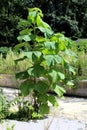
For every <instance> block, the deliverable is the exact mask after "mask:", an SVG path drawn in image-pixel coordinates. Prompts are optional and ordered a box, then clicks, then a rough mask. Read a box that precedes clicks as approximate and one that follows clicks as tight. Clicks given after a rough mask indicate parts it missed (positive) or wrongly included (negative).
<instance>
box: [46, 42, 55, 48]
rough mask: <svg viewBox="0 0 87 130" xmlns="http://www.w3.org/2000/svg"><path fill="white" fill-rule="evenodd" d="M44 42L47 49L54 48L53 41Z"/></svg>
mask: <svg viewBox="0 0 87 130" xmlns="http://www.w3.org/2000/svg"><path fill="white" fill-rule="evenodd" d="M44 44H45V48H47V49H56V46H55V42H44Z"/></svg>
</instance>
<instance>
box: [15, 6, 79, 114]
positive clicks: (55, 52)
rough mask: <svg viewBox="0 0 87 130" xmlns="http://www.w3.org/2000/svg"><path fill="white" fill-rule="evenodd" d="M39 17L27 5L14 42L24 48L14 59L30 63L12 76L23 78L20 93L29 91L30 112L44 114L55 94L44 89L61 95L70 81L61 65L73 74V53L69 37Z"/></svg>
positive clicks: (38, 12)
mask: <svg viewBox="0 0 87 130" xmlns="http://www.w3.org/2000/svg"><path fill="white" fill-rule="evenodd" d="M42 17H43V14H42V11H41V10H40V9H38V8H30V9H29V14H28V17H27V20H23V19H21V20H20V22H19V27H20V28H21V30H22V31H20V34H19V36H18V40H19V42H20V43H19V44H18V45H16V46H15V50H16V51H18V50H19V49H20V48H25V51H24V52H23V57H22V58H19V59H18V60H16V61H15V62H16V63H19V62H20V61H24V60H25V59H28V61H29V62H30V63H31V66H30V67H29V68H27V69H26V70H25V71H22V72H19V73H17V74H16V77H17V78H19V79H23V80H24V82H22V83H21V85H20V90H21V93H22V96H24V97H26V96H27V95H29V94H32V97H33V99H32V103H31V106H32V108H33V109H34V112H35V113H36V114H41V115H45V114H47V113H49V108H50V107H49V105H48V102H50V103H51V104H52V105H53V106H57V105H58V103H57V99H56V97H55V96H54V95H50V94H48V91H49V90H51V91H54V92H56V93H57V95H58V96H59V97H63V94H64V93H65V89H64V86H66V84H67V85H69V86H72V85H73V84H72V82H71V79H70V80H69V79H68V78H67V76H66V73H63V68H66V70H67V72H70V73H72V74H75V70H74V67H72V66H71V64H70V63H71V62H74V59H75V58H76V55H75V53H74V52H72V51H71V48H70V47H71V44H72V42H71V40H70V39H68V38H66V37H65V36H64V35H63V34H60V33H54V31H53V30H52V29H51V27H50V26H49V25H48V24H47V23H46V22H44V21H43V20H42ZM75 61H76V60H75ZM61 84H62V85H61Z"/></svg>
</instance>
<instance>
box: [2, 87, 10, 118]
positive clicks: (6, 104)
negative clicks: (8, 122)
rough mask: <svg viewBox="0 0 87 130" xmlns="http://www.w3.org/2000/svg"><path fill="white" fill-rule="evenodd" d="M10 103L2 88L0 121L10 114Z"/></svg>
mask: <svg viewBox="0 0 87 130" xmlns="http://www.w3.org/2000/svg"><path fill="white" fill-rule="evenodd" d="M9 108H10V103H9V102H8V101H7V100H6V97H5V95H4V94H3V91H2V89H0V121H1V120H3V119H6V117H7V116H9Z"/></svg>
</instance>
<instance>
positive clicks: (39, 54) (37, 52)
mask: <svg viewBox="0 0 87 130" xmlns="http://www.w3.org/2000/svg"><path fill="white" fill-rule="evenodd" d="M33 55H35V56H36V57H37V58H40V56H41V52H40V51H33Z"/></svg>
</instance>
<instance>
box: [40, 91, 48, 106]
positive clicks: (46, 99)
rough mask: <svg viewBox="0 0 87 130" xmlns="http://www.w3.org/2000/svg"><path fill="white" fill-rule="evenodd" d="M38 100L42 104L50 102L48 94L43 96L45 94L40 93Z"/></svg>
mask: <svg viewBox="0 0 87 130" xmlns="http://www.w3.org/2000/svg"><path fill="white" fill-rule="evenodd" d="M38 99H39V101H40V102H42V103H44V104H45V103H47V101H48V95H46V94H44V95H43V93H39V96H38Z"/></svg>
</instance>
